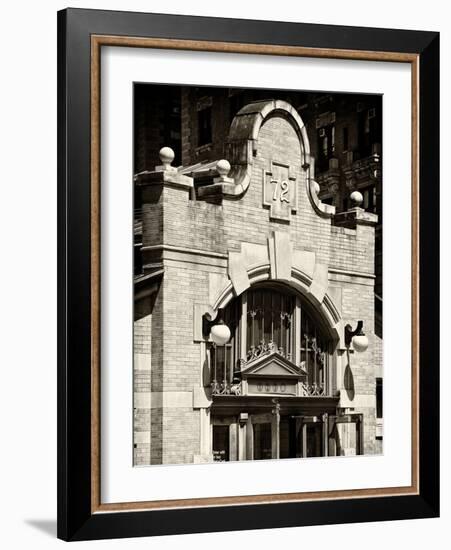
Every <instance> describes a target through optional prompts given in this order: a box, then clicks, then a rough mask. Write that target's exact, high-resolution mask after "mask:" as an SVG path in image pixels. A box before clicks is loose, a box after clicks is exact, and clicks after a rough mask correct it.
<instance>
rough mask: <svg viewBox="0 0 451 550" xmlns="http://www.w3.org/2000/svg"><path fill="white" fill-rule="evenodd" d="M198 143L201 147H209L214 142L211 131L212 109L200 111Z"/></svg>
mask: <svg viewBox="0 0 451 550" xmlns="http://www.w3.org/2000/svg"><path fill="white" fill-rule="evenodd" d="M197 116H198V143H197V145H198V146H199V147H201V146H202V145H207V144H208V143H211V142H212V131H211V107H206V108H205V109H202V110H201V111H198V113H197Z"/></svg>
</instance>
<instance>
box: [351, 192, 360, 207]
mask: <svg viewBox="0 0 451 550" xmlns="http://www.w3.org/2000/svg"><path fill="white" fill-rule="evenodd" d="M349 198H350V199H351V203H352V206H354V207H360V206H361V204H362V203H363V195H362V193H360V191H353V192H352V193H351V195H350V196H349Z"/></svg>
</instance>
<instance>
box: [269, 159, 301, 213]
mask: <svg viewBox="0 0 451 550" xmlns="http://www.w3.org/2000/svg"><path fill="white" fill-rule="evenodd" d="M263 204H264V205H265V206H269V216H270V218H271V219H275V220H284V221H290V216H291V213H292V212H295V211H296V208H297V189H296V176H295V175H293V173H292V170H290V167H289V166H287V165H285V164H281V163H277V162H272V163H271V170H270V171H264V173H263Z"/></svg>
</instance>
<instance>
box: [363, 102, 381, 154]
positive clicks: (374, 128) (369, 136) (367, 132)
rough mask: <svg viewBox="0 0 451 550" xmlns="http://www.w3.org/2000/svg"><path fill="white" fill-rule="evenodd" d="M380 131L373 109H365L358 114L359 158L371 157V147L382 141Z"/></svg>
mask: <svg viewBox="0 0 451 550" xmlns="http://www.w3.org/2000/svg"><path fill="white" fill-rule="evenodd" d="M381 130H382V128H381V123H380V120H379V117H378V116H377V110H376V109H375V108H371V109H365V110H363V111H361V112H360V113H359V152H360V158H365V157H369V156H370V155H372V153H373V145H374V144H376V143H381V141H382V131H381Z"/></svg>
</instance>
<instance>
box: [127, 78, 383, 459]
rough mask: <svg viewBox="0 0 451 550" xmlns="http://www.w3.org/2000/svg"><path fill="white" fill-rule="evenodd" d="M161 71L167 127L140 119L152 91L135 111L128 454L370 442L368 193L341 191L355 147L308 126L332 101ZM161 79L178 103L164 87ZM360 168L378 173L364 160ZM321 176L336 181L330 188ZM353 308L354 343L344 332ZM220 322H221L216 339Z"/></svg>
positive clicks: (324, 449)
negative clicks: (180, 79)
mask: <svg viewBox="0 0 451 550" xmlns="http://www.w3.org/2000/svg"><path fill="white" fill-rule="evenodd" d="M178 89H179V90H180V118H179V121H180V122H179V124H180V126H179V128H180V131H179V132H178V130H177V124H176V123H175V122H174V127H173V129H172V132H173V133H172V134H170V135H169V139H168V134H167V133H166V137H165V139H166V140H167V141H166V143H164V142H162V141H161V140H162V139H163V138H162V137H161V136H160V134H162V133H163V132H159V131H158V128H160V127H161V124H160V125H159V124H158V122H157V121H156V119H152V116H154V115H153V114H152V109H153V110H154V114H155V116H156V114H157V113H158V112H160V111H159V109H160V108H161V102H160V103H158V101H156V102H154V103H152V104H151V105H146V107H145V111H143V110H142V109H141V110H139V114H137V118H136V121H137V123H136V124H135V128H136V134H135V140H136V144H135V145H136V146H135V150H136V158H135V162H136V167H137V175H136V177H135V187H136V191H135V193H136V195H135V204H136V210H137V214H136V221H135V236H136V239H135V329H134V345H135V356H134V391H135V393H134V461H135V464H136V465H145V464H162V463H165V464H167V463H172V464H174V463H193V462H208V461H212V460H246V459H261V458H288V457H306V456H324V455H346V454H356V453H365V454H374V453H377V452H380V451H381V443H380V439H378V435H377V433H376V431H377V429H379V428H378V422H377V418H376V417H377V416H378V410H377V409H378V406H377V400H376V394H377V391H376V387H377V379H378V378H381V365H380V361H381V353H380V346H381V338H380V336H381V335H380V334H378V330H377V323H376V315H377V311H376V307H375V298H374V295H375V284H376V269H375V265H376V262H375V257H376V231H377V223H378V222H377V220H378V218H377V215H376V214H375V213H374V210H375V209H377V206H376V205H374V204H373V205H372V206H371V205H370V204H369V203H368V202H367V203H366V206H367V209H364V208H362V207H361V201H362V200H363V201H365V200H366V201H368V200H369V199H365V198H364V197H365V194H364V193H362V195H363V197H361V196H359V195H358V194H354V195H352V197H353V199H354V201H352V200H351V199H350V198H349V196H350V191H354V190H355V189H358V188H362V187H361V186H362V181H363V178H362V177H360V176H359V174H360V172H359V170H357V165H355V166H354V168H355V169H354V168H353V165H354V163H356V162H359V161H361V160H362V158H369V157H361V158H360V159H357V158H354V157H350V155H345V154H344V153H345V152H346V151H343V150H341V149H343V146H344V145H343V144H342V145H338V139H337V140H336V138H335V137H334V139H333V141H334V148H333V149H330V150H329V149H328V147H329V146H331V145H330V142H329V141H328V142H327V144H324V139H323V138H324V134H323V132H321V131H320V130H322V129H324V128H327V127H328V125H329V126H330V124H336V123H337V121H339V120H341V114H340V113H341V111H340V110H339V109H338V107H337V106H338V105H340V106H341V107H340V109H341V108H343V109H344V110H345V111H346V109H347V108H348V107H346V105H347V103H346V102H344V103H343V102H341V100H340V98H338V99H337V98H335V100H334V101H335V102H337V103H336V104H335V103H334V104H333V105H334V108H335V111H330V107H331V100H330V99H328V96H322V97H319V96H318V95H315V94H302V93H297V94H295V93H293V92H291V93H287V94H288V95H289V97H287V94H283V93H279V92H277V96H278V97H279V96H280V99H277V100H272V99H269V94H270V92H264V91H261V92H260V91H255V90H253V91H251V90H249V91H235V90H227V89H217V90H213V91H212V90H208V93H207V94H205V93H204V92H205V89H196V88H178ZM199 90H201V91H199ZM210 92H211V93H210ZM274 93H275V92H274V91H272V92H271V94H272V95H274ZM290 94H291V95H290ZM248 95H251V96H252V97H248ZM255 95H259V96H260V97H257V98H256V97H255ZM161 96H164V97H163V99H162V101H163V102H166V104H167V105H172V107H171V108H172V109H174V110H175V112H177V100H176V99H174V94H173V95H171V94H159V97H160V98H161ZM142 97H144V100H143V99H141V101H143V102H144V103H145V94H143V95H142V96H141V98H142ZM256 99H257V101H255V100H256ZM287 99H290V101H287ZM369 101H370V100H369V99H368V98H367V99H366V102H367V103H365V105H366V106H367V105H368V102H369ZM371 101H374V102H376V103H377V101H380V100H379V99H378V98H376V99H375V98H372V99H371ZM360 103H361V102H360ZM138 104H139V102H137V105H138ZM142 104H143V103H141V105H142ZM306 105H307V107H306ZM308 105H313V106H315V105H316V107H314V108H313V107H312V108H308ZM324 105H325V106H326V107H324ZM370 108H377V107H370ZM370 108H368V107H365V109H364V110H365V112H366V113H367V114H366V115H362V116H361V117H360V118H359V116H357V117H356V119H357V125H359V124H363V123H361V122H359V120H361V119H365V120H366V122H365V124H366V126H365V125H364V126H363V132H364V133H367V132H365V128H368V127H369V128H370V132H373V135H372V136H370V138H369V139H367V140H366V141H365V147H367V149H366V152H368V151H369V152H370V153H371V154H370V157H371V156H373V157H374V155H376V156H377V155H379V153H378V149H377V145H374V144H373V143H372V140H374V139H376V138H380V135H378V134H377V132H378V131H379V130H378V129H377V128H376V129H374V128H373V129H371V125H370V126H368V123H367V121H368V118H367V115H368V111H369V109H370ZM165 109H166V107H165ZM314 109H317V110H316V111H315V110H314ZM327 109H329V110H327ZM359 109H360V110H358V111H356V112H359V113H360V112H362V106H361V105H360V106H359ZM319 110H322V112H321V113H320V112H319ZM143 112H144V114H143ZM164 112H167V110H165V111H164ZM202 112H204V113H203V114H202ZM330 112H335V118H334V115H331V114H330ZM199 113H201V114H199ZM302 113H304V114H305V117H304V116H303V115H302ZM325 113H326V114H325ZM327 113H329V114H327ZM321 116H322V118H321ZM146 117H147V118H146ZM301 117H302V118H301ZM304 118H305V122H304ZM318 118H320V122H319V123H318V122H317V121H318ZM348 119H349V118H348ZM150 120H153V122H152V123H150ZM139 121H140V122H139ZM312 121H313V122H312ZM331 121H332V122H331ZM138 122H139V123H138ZM313 124H314V126H315V131H314V132H312V131H310V132H309V130H308V128H309V125H310V127H311V126H312V125H313ZM149 126H151V128H149ZM343 127H344V126H343ZM340 128H341V127H340ZM353 131H354V130H353V129H351V127H350V126H349V129H348V136H347V140H348V147H350V144H352V143H353V140H354V139H355V136H354V134H353ZM335 132H337V130H336V129H334V133H335ZM339 133H340V135H341V136H342V138H343V137H346V136H345V134H346V132H344V131H342V128H341V129H340V130H339ZM312 134H313V136H314V139H312V137H311V136H312ZM149 135H152V145H151V147H150V146H149V145H148V143H149V142H148V141H146V138H145V137H143V136H149ZM325 135H326V138H327V139H326V141H327V140H331V139H332V131H331V130H330V129H327V130H326V133H325ZM335 135H336V134H335ZM171 136H172V137H171ZM340 139H341V138H340ZM375 143H377V142H375ZM379 143H380V139H379ZM162 145H171V146H172V148H173V149H174V152H175V162H174V152H172V151H171V149H168V148H165V149H163V150H162V151H161V153H160V158H161V161H159V162H158V161H156V162H155V164H157V162H158V166H155V168H154V169H150V170H149V169H148V168H149V166H148V165H146V163H148V162H149V160H148V159H150V158H151V159H153V160H154V159H155V154H156V151H158V149H159V147H160V146H162ZM319 147H324V149H323V153H324V154H322V153H320V152H319V149H318V148H319ZM340 147H341V149H340ZM354 149H355V147H354ZM379 150H380V146H379ZM329 153H330V154H332V155H334V156H330V157H329ZM338 153H340V154H338ZM336 156H338V157H339V158H340V159H342V161H343V162H342V163H339V171H340V175H339V179H340V181H339V182H338V184H337V182H336V181H335V183H333V184H332V183H331V178H333V177H335V176H334V175H333V174H332V175H331V174H330V173H331V170H332V172H333V171H334V170H335V171H336V166H335V165H336V163H334V162H331V161H332V160H333V159H335V157H336ZM355 156H358V155H355ZM323 157H324V158H323ZM326 157H327V158H326ZM315 158H316V159H320V162H318V160H317V162H316V163H315ZM179 161H181V164H182V165H181V166H179V168H175V167H174V166H173V165H172V164H179ZM326 161H327V162H326ZM373 162H374V163H376V164H378V163H379V162H380V159H379V158H377V159H376V158H373ZM368 163H370V161H368ZM315 164H316V168H315ZM319 166H321V169H322V172H319V173H318V171H317V169H318V167H319ZM349 166H350V167H351V170H353V174H354V176H352V177H355V178H356V179H354V180H352V185H351V184H350V183H349V181H350V178H351V176H350V175H349V173H348V172H347V171H346V170H347V167H349ZM365 169H366V168H365ZM377 169H379V165H378V166H377ZM370 175H371V174H370ZM359 177H360V179H359ZM371 177H372V178H373V179H372V185H375V186H376V188H377V181H378V180H377V178H379V179H380V173H377V174H376V175H375V174H374V171H373V173H372V175H371ZM375 178H376V179H375ZM351 179H352V178H351ZM320 182H321V183H320ZM331 185H338V186H339V190H341V191H340V192H341V194H340V195H339V197H338V198H337V196H338V195H337V193H338V191H337V189H335V195H333V197H334V198H333V199H332V200H330V187H331ZM359 186H360V187H359ZM345 189H346V197H345V191H344V190H345ZM375 196H377V191H375ZM322 198H324V199H325V200H324V201H323V200H321V199H322ZM358 320H362V321H363V327H364V331H365V334H366V338H367V340H368V347H367V349H365V346H364V345H363V344H362V342H363V340H364V337H362V336H356V337H354V339H353V340H351V341H349V340H348V339H347V338H346V331H345V326H346V325H348V324H350V325H351V326H352V327H353V328H354V327H355V325H356V323H357V321H358ZM224 324H225V325H226V327H227V328H228V329H229V331H230V335H229V338H228V339H227V342H226V343H225V345H215V344H214V343H213V340H214V338H212V331H213V330H214V327H218V326H219V327H221V325H224ZM359 339H360V340H361V341H360V340H359ZM359 351H360V352H359ZM379 416H380V414H379Z"/></svg>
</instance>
